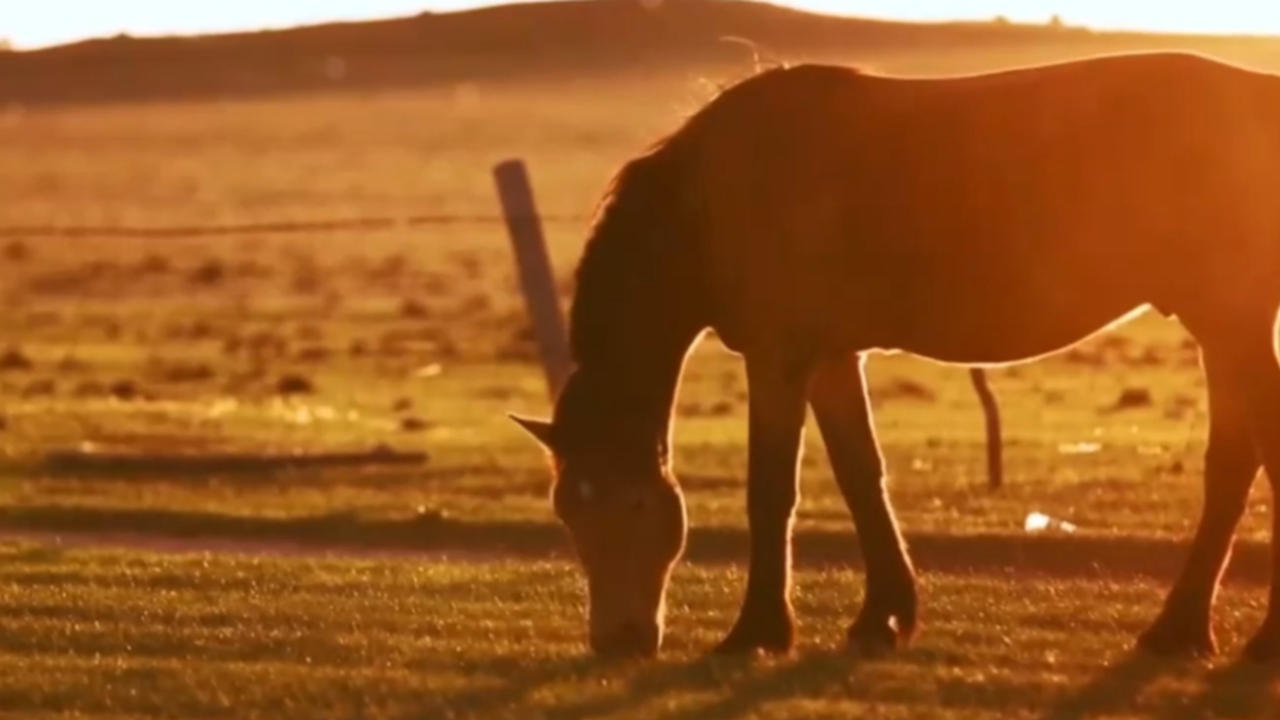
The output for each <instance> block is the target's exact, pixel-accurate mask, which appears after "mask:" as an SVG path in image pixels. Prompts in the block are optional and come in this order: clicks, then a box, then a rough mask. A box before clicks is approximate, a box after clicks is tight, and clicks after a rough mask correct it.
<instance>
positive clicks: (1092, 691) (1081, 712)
mask: <svg viewBox="0 0 1280 720" xmlns="http://www.w3.org/2000/svg"><path fill="white" fill-rule="evenodd" d="M1184 667H1185V664H1183V663H1178V662H1176V661H1170V660H1163V659H1161V658H1157V657H1152V656H1150V655H1147V654H1145V653H1143V652H1141V651H1137V650H1134V651H1132V652H1130V653H1129V654H1127V655H1126V656H1124V657H1123V658H1122V659H1121V660H1120V661H1119V662H1117V663H1116V664H1114V665H1112V666H1110V667H1108V668H1107V669H1106V670H1104V671H1103V672H1102V673H1101V674H1100V675H1098V676H1097V677H1095V678H1094V679H1093V680H1091V681H1090V682H1089V683H1088V684H1087V685H1085V686H1084V687H1083V688H1081V689H1080V690H1078V691H1076V692H1074V693H1072V694H1070V695H1069V696H1067V697H1066V698H1064V699H1063V700H1061V701H1059V702H1057V703H1054V704H1053V705H1051V706H1050V707H1049V708H1048V710H1046V711H1045V713H1044V714H1042V715H1041V716H1040V720H1084V719H1085V718H1091V717H1098V716H1106V715H1110V714H1114V713H1117V712H1122V711H1124V710H1125V709H1127V708H1128V707H1129V706H1130V705H1131V703H1132V700H1133V699H1134V698H1136V697H1137V696H1138V695H1140V694H1141V693H1142V691H1143V690H1144V689H1145V688H1147V687H1148V686H1149V685H1151V683H1153V682H1155V681H1156V680H1158V679H1159V678H1161V677H1164V676H1166V675H1168V674H1170V673H1172V672H1176V671H1178V670H1179V668H1184Z"/></svg>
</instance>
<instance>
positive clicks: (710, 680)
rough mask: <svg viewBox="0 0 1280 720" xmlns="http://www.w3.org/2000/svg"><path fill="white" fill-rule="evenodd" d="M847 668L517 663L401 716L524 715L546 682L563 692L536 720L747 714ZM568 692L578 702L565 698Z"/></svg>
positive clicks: (813, 658) (827, 658)
mask: <svg viewBox="0 0 1280 720" xmlns="http://www.w3.org/2000/svg"><path fill="white" fill-rule="evenodd" d="M855 667H856V662H855V661H853V660H851V659H850V658H848V657H847V656H842V655H839V654H835V653H817V654H806V655H803V656H800V657H798V658H796V659H784V660H780V661H778V662H769V663H768V664H767V665H766V666H765V667H763V668H761V667H760V663H758V662H757V661H756V660H754V659H749V658H723V657H715V656H711V655H705V656H701V657H698V658H695V659H692V660H685V661H636V662H616V663H610V662H607V661H601V660H595V659H592V658H582V659H579V660H568V661H560V662H551V663H543V664H539V665H538V666H530V665H522V666H518V667H511V668H507V669H505V670H503V671H502V672H501V675H502V676H503V677H505V678H507V680H506V681H505V682H504V683H503V684H502V685H500V686H499V687H492V686H490V687H487V688H485V689H481V690H467V691H464V692H460V693H454V694H448V695H444V696H441V697H438V698H433V700H432V702H431V704H430V705H429V706H426V707H424V708H422V709H421V710H420V711H416V712H413V713H412V714H410V715H407V716H405V720H409V718H422V717H434V716H435V715H433V713H436V712H441V713H444V714H446V715H448V716H450V717H459V718H479V717H490V716H493V715H494V714H495V713H496V714H501V713H503V712H507V713H514V712H526V713H527V712H529V711H530V709H529V705H528V704H527V703H529V702H530V700H531V699H532V696H533V695H534V694H535V693H537V692H539V691H542V690H550V689H551V688H552V686H554V685H564V692H556V693H554V695H553V696H551V697H548V701H549V702H548V704H547V706H546V707H540V708H539V710H538V713H537V717H541V718H546V719H547V720H585V719H587V718H596V717H606V716H611V715H613V714H616V713H618V712H620V711H624V710H634V709H636V708H637V707H639V706H642V705H644V704H645V703H646V702H650V701H655V700H656V701H660V702H661V704H663V705H665V706H668V707H666V708H665V709H659V708H654V709H653V710H652V711H651V712H650V713H648V716H650V717H653V718H654V720H695V719H696V720H730V719H731V718H739V717H744V716H747V715H749V714H751V713H752V712H753V711H754V710H756V709H757V708H758V707H759V706H761V705H763V704H766V703H768V702H769V701H771V700H777V699H784V698H795V697H804V696H814V695H819V694H821V693H823V692H824V691H825V690H827V689H829V688H830V687H831V686H832V685H834V684H836V683H839V682H843V681H844V680H846V679H847V678H848V677H849V674H850V672H851V671H852V670H853V669H854V668H855ZM492 671H493V668H492V667H486V668H485V672H492ZM602 687H604V688H606V689H604V690H601V688H602ZM575 695H576V696H578V699H572V698H573V697H574V696H575ZM584 695H585V697H583V696H584ZM709 695H710V696H712V697H711V699H710V700H708V696H709ZM673 701H674V702H673ZM672 705H674V707H671V706H672Z"/></svg>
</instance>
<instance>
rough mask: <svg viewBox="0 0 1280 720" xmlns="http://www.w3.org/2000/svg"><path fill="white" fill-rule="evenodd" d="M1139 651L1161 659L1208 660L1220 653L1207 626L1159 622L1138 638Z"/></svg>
mask: <svg viewBox="0 0 1280 720" xmlns="http://www.w3.org/2000/svg"><path fill="white" fill-rule="evenodd" d="M1138 649H1139V650H1142V651H1144V652H1147V653H1150V654H1152V655H1157V656H1160V657H1198V658H1208V657H1212V656H1213V655H1216V654H1217V652H1218V643H1217V641H1215V640H1214V638H1213V631H1212V630H1211V629H1210V628H1209V627H1208V626H1207V625H1201V626H1200V627H1196V626H1195V625H1192V624H1189V623H1180V622H1174V621H1165V620H1159V621H1157V622H1156V624H1155V625H1152V626H1151V627H1150V628H1149V629H1148V630H1147V631H1146V632H1144V633H1142V634H1141V635H1139V636H1138Z"/></svg>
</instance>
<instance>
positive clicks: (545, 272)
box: [493, 160, 573, 402]
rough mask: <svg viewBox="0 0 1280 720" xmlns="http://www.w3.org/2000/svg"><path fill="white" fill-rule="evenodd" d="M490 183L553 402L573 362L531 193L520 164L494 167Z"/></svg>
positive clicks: (523, 168)
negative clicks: (499, 206) (493, 184)
mask: <svg viewBox="0 0 1280 720" xmlns="http://www.w3.org/2000/svg"><path fill="white" fill-rule="evenodd" d="M493 177H494V180H495V182H496V183H497V186H498V197H499V199H500V200H501V201H502V213H503V217H504V218H505V220H506V224H507V232H508V234H509V235H510V236H511V246H512V249H513V250H515V255H516V265H517V266H518V267H519V272H520V286H521V289H522V290H523V291H524V301H525V307H526V309H527V310H528V312H529V318H530V319H531V320H532V322H533V332H534V337H535V339H536V341H537V343H538V353H539V355H540V356H541V358H542V368H543V371H544V372H545V373H546V377H547V389H548V392H549V393H550V395H551V399H552V401H553V402H554V401H555V399H556V397H557V396H558V395H559V394H560V389H561V388H562V387H564V381H565V380H566V379H567V378H568V376H569V371H570V369H571V368H572V366H573V358H572V355H571V354H570V353H569V336H568V332H567V331H566V330H565V322H564V315H563V313H562V312H561V309H560V299H559V297H558V295H557V293H556V280H555V274H554V273H553V272H552V270H551V260H550V258H549V257H548V254H547V244H546V240H545V239H544V238H543V235H542V223H541V221H540V219H539V218H538V209H537V206H536V205H535V203H534V199H533V187H532V185H531V184H530V182H529V174H528V172H527V171H526V170H525V165H524V162H523V161H521V160H505V161H503V162H501V163H498V164H497V165H496V166H494V168H493Z"/></svg>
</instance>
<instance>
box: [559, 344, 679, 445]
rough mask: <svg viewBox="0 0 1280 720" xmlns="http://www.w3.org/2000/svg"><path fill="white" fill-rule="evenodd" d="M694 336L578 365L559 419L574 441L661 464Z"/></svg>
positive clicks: (636, 348)
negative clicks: (673, 410) (682, 374)
mask: <svg viewBox="0 0 1280 720" xmlns="http://www.w3.org/2000/svg"><path fill="white" fill-rule="evenodd" d="M696 337H697V334H696V333H694V334H691V335H690V336H689V337H687V338H685V337H680V338H667V339H663V341H661V342H653V343H637V345H636V346H635V347H634V349H629V351H628V352H619V353H611V354H609V355H606V356H603V357H598V358H593V359H592V362H590V363H587V364H584V365H581V366H579V367H578V368H577V369H575V371H574V373H573V374H572V375H571V376H570V378H569V380H568V382H567V384H566V386H565V389H564V391H563V392H562V393H561V397H560V403H559V407H558V409H557V415H558V417H557V422H558V423H559V422H563V423H565V425H566V430H567V431H568V432H569V434H570V436H571V437H572V438H574V440H575V441H578V442H582V443H584V444H586V445H590V446H592V447H594V448H597V449H600V448H608V449H609V450H610V451H612V452H616V453H621V454H625V455H635V456H636V457H637V458H639V459H641V460H643V459H648V458H654V459H657V461H658V462H660V463H661V464H663V465H664V466H665V465H666V464H667V463H668V462H669V457H670V437H671V419H672V414H673V413H672V407H673V405H674V404H675V398H676V393H677V392H678V390H679V385H680V375H681V372H682V371H683V369H684V360H685V356H686V354H687V353H688V351H689V348H690V346H691V345H692V343H693V341H694V340H695V339H696Z"/></svg>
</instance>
